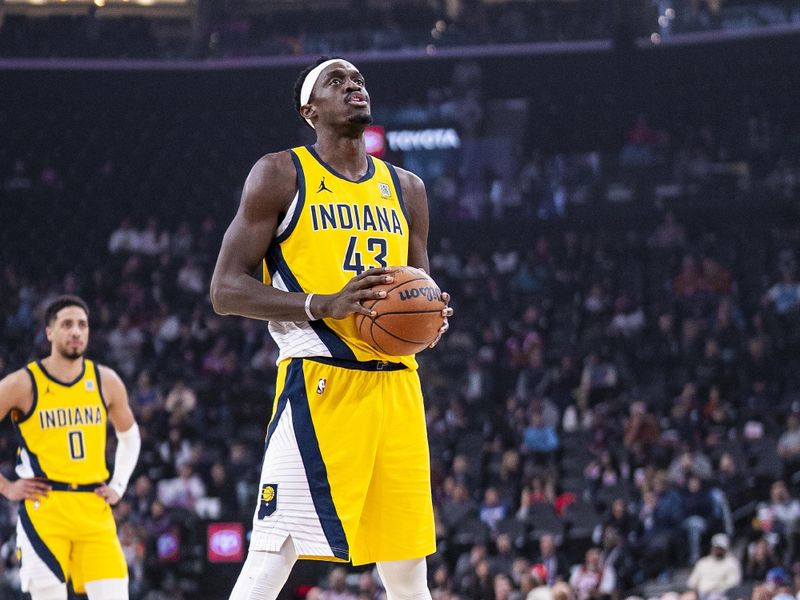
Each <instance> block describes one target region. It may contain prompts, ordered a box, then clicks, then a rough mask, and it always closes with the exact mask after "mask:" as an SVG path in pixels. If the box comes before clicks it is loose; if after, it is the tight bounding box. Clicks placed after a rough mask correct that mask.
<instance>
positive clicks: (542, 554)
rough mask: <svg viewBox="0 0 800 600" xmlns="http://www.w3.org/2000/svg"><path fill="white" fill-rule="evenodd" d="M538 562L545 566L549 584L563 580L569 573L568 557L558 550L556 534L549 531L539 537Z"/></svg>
mask: <svg viewBox="0 0 800 600" xmlns="http://www.w3.org/2000/svg"><path fill="white" fill-rule="evenodd" d="M536 562H537V563H539V564H541V565H543V566H544V572H545V573H546V574H547V581H546V583H547V585H549V586H552V585H553V584H554V583H555V582H556V581H558V580H563V579H564V578H565V577H566V576H567V574H568V573H569V565H568V564H567V559H566V557H565V556H564V555H563V553H561V552H560V551H559V550H558V547H557V546H556V538H555V536H553V535H551V534H549V533H547V534H544V535H543V536H542V537H541V538H539V554H538V556H537V557H536Z"/></svg>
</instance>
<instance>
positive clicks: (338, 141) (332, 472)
mask: <svg viewBox="0 0 800 600" xmlns="http://www.w3.org/2000/svg"><path fill="white" fill-rule="evenodd" d="M295 105H296V108H297V110H298V112H299V114H300V116H301V117H302V118H303V119H304V120H305V121H306V122H307V123H308V125H309V126H311V127H312V128H313V129H314V130H315V131H316V134H317V141H316V143H315V144H313V145H311V146H303V147H297V148H292V149H291V150H286V151H283V152H278V153H275V154H269V155H267V156H264V157H263V158H261V159H260V160H259V161H258V162H257V163H256V164H255V166H254V167H253V169H252V170H251V172H250V175H249V176H248V178H247V181H246V182H245V186H244V190H243V193H242V200H241V203H240V206H239V210H238V212H237V214H236V216H235V217H234V219H233V221H232V223H231V225H230V227H229V228H228V230H227V231H226V233H225V237H224V240H223V243H222V248H221V249H220V253H219V258H218V260H217V265H216V268H215V270H214V276H213V278H212V282H211V299H212V303H213V305H214V308H215V310H216V311H217V312H218V313H220V314H235V315H241V316H245V317H250V318H255V319H261V320H265V321H269V329H270V333H271V334H272V336H273V337H274V338H275V340H276V342H277V344H278V346H279V348H280V356H279V359H278V363H279V370H278V383H277V386H276V388H277V390H276V398H275V404H274V406H273V411H272V412H273V414H272V419H271V421H270V425H269V428H268V432H267V441H266V451H265V455H264V464H263V468H262V479H261V485H260V487H259V496H258V504H257V508H256V511H255V515H254V529H253V536H252V538H251V545H250V551H249V553H248V558H247V560H246V562H245V565H244V567H243V569H242V573H241V575H240V577H239V580H238V582H237V584H236V587H235V588H234V591H233V592H232V594H231V599H232V600H245V599H248V600H250V599H252V600H255V599H258V600H269V599H272V598H275V597H277V595H278V593H279V592H280V589H281V586H282V585H283V583H284V582H285V581H286V578H287V577H288V574H289V571H290V570H291V567H292V565H293V564H294V562H295V561H296V560H297V559H298V558H318V559H324V560H339V561H347V560H352V561H353V562H354V564H363V563H368V562H376V563H377V564H378V571H379V573H380V574H381V577H382V578H383V580H384V583H385V584H386V587H387V591H388V595H389V598H393V599H394V598H398V599H400V598H420V599H422V598H430V593H429V592H428V590H427V585H426V567H425V559H424V557H425V556H426V555H427V554H430V553H431V552H433V551H434V550H435V539H434V538H435V536H434V532H433V512H432V506H431V497H430V471H429V460H430V459H429V453H428V446H427V437H426V431H425V418H424V408H423V402H422V394H421V388H420V384H419V378H418V376H417V373H416V367H417V365H416V361H415V359H414V357H413V356H402V357H392V356H388V355H384V354H381V353H380V352H378V351H377V350H375V349H374V348H371V347H370V346H369V345H367V344H366V343H364V342H363V340H361V339H360V337H359V336H358V333H357V328H356V327H355V320H356V315H358V314H364V315H371V314H372V313H371V311H370V310H368V309H366V308H364V306H363V305H362V304H361V303H362V302H363V301H365V300H371V299H376V298H381V297H383V296H384V295H385V293H384V292H382V291H377V290H374V289H373V287H374V286H375V285H378V284H381V283H387V282H392V281H393V277H392V269H391V265H410V266H413V267H418V268H422V269H425V270H426V271H428V270H429V265H428V252H427V238H428V206H427V197H426V194H425V187H424V184H423V183H422V181H421V180H420V178H419V177H417V176H416V175H414V174H413V173H410V172H408V171H405V170H403V169H400V168H397V167H394V166H393V165H391V164H389V163H386V162H384V161H381V160H378V159H376V158H373V157H371V156H369V155H368V154H367V152H366V147H365V143H364V138H363V134H364V130H365V128H366V126H367V125H368V124H369V123H371V122H372V116H371V106H370V97H369V93H368V92H367V90H366V87H365V81H364V77H363V76H362V74H361V73H360V72H359V70H358V69H357V68H356V67H355V66H353V65H352V64H351V63H349V62H347V61H345V60H343V59H320V61H319V62H318V63H317V64H316V65H312V66H310V67H309V68H307V69H306V70H305V71H304V72H303V73H301V74H300V77H299V79H298V81H297V84H296V85H295ZM262 259H263V261H264V267H265V269H264V271H265V272H264V273H263V281H262V282H259V281H258V280H256V279H254V278H253V277H252V274H253V273H254V272H255V271H256V269H257V268H258V267H259V265H260V264H261V262H262ZM263 284H266V285H263ZM443 297H444V298H445V301H446V302H447V301H449V296H448V295H447V294H443ZM451 314H452V309H450V308H449V307H446V308H445V309H444V310H443V316H444V317H445V318H447V317H449V316H450V315H451ZM446 329H447V323H446V322H445V325H444V326H443V327H442V330H441V331H440V333H444V332H445V331H446ZM345 430H349V431H358V432H359V435H358V436H357V438H356V439H350V440H348V444H345V445H343V444H341V435H342V431H345ZM351 442H352V443H351ZM262 490H272V492H271V493H270V499H269V500H266V499H265V498H263V497H262V495H261V494H262ZM397 497H403V498H404V499H405V500H406V501H405V502H404V503H402V506H400V505H398V503H397V502H396V501H395V500H396V498H397Z"/></svg>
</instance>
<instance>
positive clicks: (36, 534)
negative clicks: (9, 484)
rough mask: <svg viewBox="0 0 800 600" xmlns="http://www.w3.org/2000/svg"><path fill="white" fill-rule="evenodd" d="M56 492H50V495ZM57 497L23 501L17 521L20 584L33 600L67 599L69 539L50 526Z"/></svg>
mask: <svg viewBox="0 0 800 600" xmlns="http://www.w3.org/2000/svg"><path fill="white" fill-rule="evenodd" d="M54 494H57V493H55V492H51V495H54ZM53 503H54V501H53V500H52V499H45V500H42V501H41V502H39V503H36V505H34V503H33V502H31V501H30V500H27V501H25V502H24V503H23V504H21V505H20V512H19V521H18V522H17V549H18V552H19V558H20V573H19V576H20V585H21V587H22V591H23V592H29V593H30V595H31V599H32V600H67V585H66V579H67V577H68V576H69V570H68V569H69V540H67V539H65V538H62V537H61V536H56V535H53V534H54V533H57V532H56V531H55V530H54V528H53V527H52V526H51V525H52V523H51V521H52V519H51V518H50V517H51V514H50V513H51V512H52V510H51V508H52V506H53Z"/></svg>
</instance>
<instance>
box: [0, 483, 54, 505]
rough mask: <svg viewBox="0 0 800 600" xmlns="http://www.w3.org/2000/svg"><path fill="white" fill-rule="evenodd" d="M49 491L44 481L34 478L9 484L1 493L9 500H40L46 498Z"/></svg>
mask: <svg viewBox="0 0 800 600" xmlns="http://www.w3.org/2000/svg"><path fill="white" fill-rule="evenodd" d="M50 489H51V488H50V486H49V485H47V480H46V479H42V478H40V477H36V478H33V479H17V480H16V481H14V482H9V483H8V485H6V486H5V489H3V490H2V493H3V495H4V496H5V497H6V498H8V499H9V500H41V499H42V498H46V497H47V495H48V494H49V493H50Z"/></svg>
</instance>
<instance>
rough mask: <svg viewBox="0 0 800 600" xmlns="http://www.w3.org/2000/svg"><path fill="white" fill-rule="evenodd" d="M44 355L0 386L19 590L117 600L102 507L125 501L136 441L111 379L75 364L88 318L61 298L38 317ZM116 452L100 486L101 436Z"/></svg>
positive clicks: (36, 597) (45, 598) (70, 299)
mask: <svg viewBox="0 0 800 600" xmlns="http://www.w3.org/2000/svg"><path fill="white" fill-rule="evenodd" d="M45 327H46V329H45V332H46V334H47V339H48V341H49V342H50V344H51V350H50V355H49V356H47V357H45V358H43V359H41V360H36V361H33V362H31V363H29V364H28V365H26V366H25V367H24V368H22V369H19V370H17V371H15V372H13V373H11V374H10V375H8V376H6V377H5V378H4V379H2V380H0V419H2V418H5V416H6V415H8V414H10V415H11V419H12V421H13V424H14V427H15V429H16V432H17V437H18V439H19V441H20V447H19V449H18V451H17V467H16V472H17V475H18V476H19V478H18V479H17V480H16V481H13V482H12V481H9V480H8V479H6V478H5V477H3V476H2V475H0V493H2V494H3V495H4V496H5V497H6V498H8V499H9V500H15V501H20V505H19V521H18V524H17V546H18V549H19V551H20V558H21V568H20V582H21V585H22V590H23V591H26V592H30V594H31V598H32V600H66V598H67V585H66V583H67V582H68V581H71V583H72V587H73V588H74V589H75V591H76V592H79V593H86V594H87V595H88V597H89V599H90V600H126V599H127V598H128V572H127V566H126V563H125V558H124V556H123V554H122V548H121V547H120V544H119V540H118V539H117V533H116V525H115V523H114V517H113V515H112V513H111V508H110V507H109V505H113V504H116V503H117V502H118V501H119V499H120V497H121V496H122V495H123V494H124V492H125V489H126V487H127V485H128V480H129V479H130V477H131V474H132V473H133V470H134V468H135V466H136V461H137V458H138V456H139V448H140V445H141V440H140V437H139V429H138V427H137V425H136V422H135V420H134V418H133V413H132V412H131V410H130V407H129V405H128V395H127V392H126V390H125V386H124V384H123V383H122V380H121V379H120V378H119V376H118V375H117V374H116V373H115V372H114V371H113V370H112V369H110V368H108V367H106V366H102V365H99V364H97V363H95V362H94V361H91V360H88V359H86V358H84V353H85V351H86V348H87V345H88V342H89V310H88V307H87V306H86V303H85V302H84V301H83V300H81V299H80V298H78V297H76V296H61V297H59V298H57V299H56V300H54V301H53V302H51V303H50V305H49V306H48V307H47V309H46V311H45ZM107 421H110V422H111V424H112V425H113V426H114V429H115V430H116V434H117V438H118V442H117V450H116V454H115V461H114V476H113V477H112V478H111V481H110V482H108V483H106V479H107V478H108V475H109V473H108V467H107V466H106V430H107Z"/></svg>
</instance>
